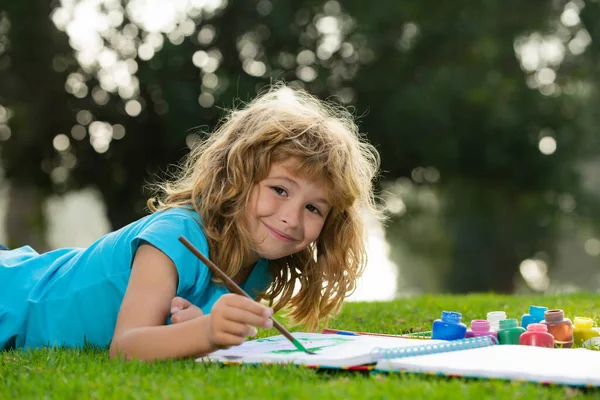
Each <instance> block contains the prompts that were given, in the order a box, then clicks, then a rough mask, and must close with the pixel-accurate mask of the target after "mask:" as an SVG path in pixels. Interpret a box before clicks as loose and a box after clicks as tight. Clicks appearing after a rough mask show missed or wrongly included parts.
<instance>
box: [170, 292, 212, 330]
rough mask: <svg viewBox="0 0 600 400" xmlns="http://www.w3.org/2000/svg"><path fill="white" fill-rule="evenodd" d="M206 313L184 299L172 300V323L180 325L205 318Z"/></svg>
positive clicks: (176, 298) (175, 298)
mask: <svg viewBox="0 0 600 400" xmlns="http://www.w3.org/2000/svg"><path fill="white" fill-rule="evenodd" d="M203 315H204V313H203V312H202V309H201V308H200V307H196V306H195V305H193V304H192V303H190V302H189V301H187V300H186V299H184V298H182V297H174V298H173V300H171V322H172V323H174V324H178V323H181V322H185V321H189V320H190V319H194V318H197V317H201V316H203Z"/></svg>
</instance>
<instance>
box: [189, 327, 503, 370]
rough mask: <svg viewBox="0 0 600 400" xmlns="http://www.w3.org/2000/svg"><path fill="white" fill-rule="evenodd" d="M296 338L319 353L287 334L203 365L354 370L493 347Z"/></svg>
mask: <svg viewBox="0 0 600 400" xmlns="http://www.w3.org/2000/svg"><path fill="white" fill-rule="evenodd" d="M292 335H293V336H294V337H295V338H296V339H297V340H299V341H300V342H301V343H302V344H303V345H304V347H306V348H307V349H308V350H311V351H312V352H314V353H316V354H314V355H313V354H307V353H304V352H302V351H300V350H298V349H296V348H295V347H294V345H293V344H292V343H290V341H288V340H287V339H286V338H285V337H284V336H283V335H278V336H273V337H268V338H264V339H256V340H251V341H248V342H245V343H243V344H241V345H240V346H235V347H232V348H229V349H227V350H218V351H215V352H213V353H210V354H209V355H207V356H205V357H201V358H199V359H197V361H199V362H222V363H242V364H296V365H305V366H312V367H324V368H325V367H330V368H350V367H354V366H358V365H364V364H375V363H376V362H377V361H379V360H382V359H385V358H391V357H398V356H407V355H412V356H415V355H419V354H431V353H441V352H450V351H458V350H462V349H468V348H477V347H482V346H492V345H494V344H495V339H492V338H490V337H489V336H485V337H480V338H472V339H464V340H456V341H450V342H449V341H444V340H421V339H406V338H397V337H385V336H363V335H360V336H348V335H339V334H320V333H302V332H294V333H292Z"/></svg>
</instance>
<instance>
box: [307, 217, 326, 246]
mask: <svg viewBox="0 0 600 400" xmlns="http://www.w3.org/2000/svg"><path fill="white" fill-rule="evenodd" d="M323 225H324V221H310V222H309V223H308V224H307V225H306V228H305V229H306V230H305V235H306V239H307V241H308V242H309V243H312V242H314V241H315V240H317V238H318V237H319V235H320V234H321V230H322V229H323Z"/></svg>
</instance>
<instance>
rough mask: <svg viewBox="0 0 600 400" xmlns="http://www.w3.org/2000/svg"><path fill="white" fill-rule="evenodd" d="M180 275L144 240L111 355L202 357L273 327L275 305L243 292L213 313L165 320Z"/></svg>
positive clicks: (219, 303) (218, 305)
mask: <svg viewBox="0 0 600 400" xmlns="http://www.w3.org/2000/svg"><path fill="white" fill-rule="evenodd" d="M177 284H178V274H177V269H176V268H175V265H174V264H173V262H172V261H171V259H170V258H169V257H167V256H166V255H165V254H164V253H163V252H161V251H160V250H158V249H156V248H155V247H153V246H150V245H142V246H140V247H139V249H138V251H137V252H136V255H135V258H134V261H133V265H132V270H131V277H130V279H129V283H128V285H127V291H126V292H125V297H124V298H123V303H122V304H121V309H120V310H119V316H118V318H117V324H116V327H115V332H114V334H113V340H112V342H111V346H110V355H111V357H116V356H118V355H123V356H125V357H126V358H128V359H131V358H136V359H141V360H153V359H165V358H181V357H190V356H200V355H204V354H207V353H210V352H212V351H214V350H216V349H218V348H221V347H227V346H233V345H237V344H240V343H242V342H243V341H244V339H245V337H246V336H250V335H251V334H253V333H254V334H255V332H256V329H255V328H254V327H253V326H264V327H270V323H272V322H271V320H270V319H269V318H268V317H269V316H270V315H271V314H272V310H271V309H270V308H268V307H265V306H264V305H262V304H259V303H257V302H254V301H251V300H250V299H247V298H245V297H242V296H238V295H225V296H222V297H221V298H220V299H219V300H217V302H216V303H215V304H214V306H213V310H212V312H211V313H210V314H208V315H204V316H201V317H198V318H194V319H192V320H189V321H185V322H182V323H179V324H172V325H164V324H165V321H166V320H167V317H168V315H169V311H170V305H171V299H172V298H173V297H174V296H175V293H176V290H177Z"/></svg>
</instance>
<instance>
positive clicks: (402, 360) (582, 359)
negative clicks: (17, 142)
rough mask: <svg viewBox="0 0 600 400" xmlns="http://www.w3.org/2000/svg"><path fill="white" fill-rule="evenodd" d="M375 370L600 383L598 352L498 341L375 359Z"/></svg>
mask: <svg viewBox="0 0 600 400" xmlns="http://www.w3.org/2000/svg"><path fill="white" fill-rule="evenodd" d="M375 370H378V371H390V372H391V371H401V372H416V373H428V374H439V375H446V376H460V377H465V378H486V379H505V380H520V381H529V382H537V383H546V384H559V385H569V386H587V387H591V386H600V352H599V351H594V350H589V349H585V348H577V349H566V348H563V349H550V348H545V347H533V346H520V345H501V346H490V347H481V348H477V349H468V350H464V351H461V352H460V355H457V354H452V353H444V354H430V355H423V356H416V357H396V358H389V359H383V360H379V361H378V362H377V364H376V366H375Z"/></svg>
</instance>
